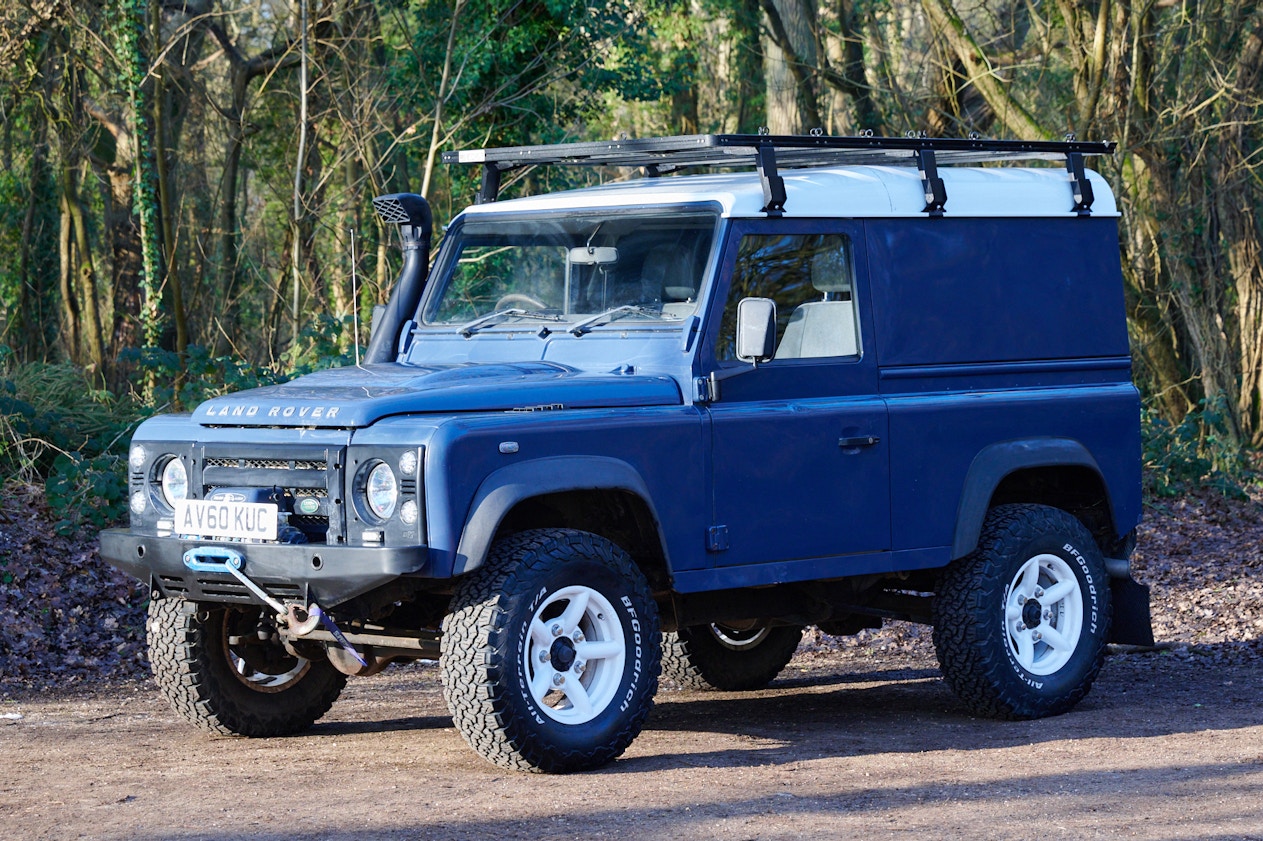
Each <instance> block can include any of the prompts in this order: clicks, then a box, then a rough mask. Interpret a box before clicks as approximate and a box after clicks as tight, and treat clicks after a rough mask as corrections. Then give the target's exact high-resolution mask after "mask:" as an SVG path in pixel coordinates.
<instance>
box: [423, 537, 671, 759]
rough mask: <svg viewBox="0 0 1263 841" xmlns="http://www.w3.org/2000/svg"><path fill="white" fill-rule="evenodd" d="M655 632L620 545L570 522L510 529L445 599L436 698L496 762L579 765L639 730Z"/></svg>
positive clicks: (613, 750)
mask: <svg viewBox="0 0 1263 841" xmlns="http://www.w3.org/2000/svg"><path fill="white" fill-rule="evenodd" d="M659 639H660V632H659V629H658V606H657V603H656V602H655V601H654V598H653V593H652V591H651V590H650V589H649V582H648V581H646V580H645V576H644V573H642V572H641V571H640V569H639V568H638V567H637V566H636V563H635V561H633V560H632V558H631V556H630V555H628V554H627V552H626V551H624V550H623V549H622V548H620V547H619V546H617V545H615V544H614V543H612V542H611V541H610V540H608V539H607V538H604V537H601V536H599V535H595V534H592V533H590V532H584V531H577V530H575V529H561V528H552V529H532V530H530V531H523V532H518V533H517V534H514V535H510V536H509V537H505V538H501V539H500V540H497V541H496V542H495V544H494V545H493V546H492V548H491V552H490V554H489V555H488V557H487V560H486V561H485V562H484V563H483V565H482V566H480V567H478V568H477V569H475V570H473V571H472V572H471V573H469V574H468V575H466V576H464V577H463V578H462V579H461V580H460V583H459V585H458V586H457V589H456V593H455V594H454V595H453V596H452V606H451V610H450V611H449V613H448V615H447V616H446V617H445V618H444V619H443V637H442V641H441V643H440V645H441V656H440V660H439V664H440V674H441V676H442V680H443V697H444V698H446V700H447V707H448V709H449V710H451V713H452V723H453V724H455V725H456V729H457V730H459V731H460V734H461V735H462V736H464V737H465V740H466V741H467V742H469V744H470V745H471V746H472V747H473V748H474V750H476V751H478V753H480V754H482V755H483V756H484V757H486V758H487V759H488V760H490V761H491V762H494V763H495V764H496V765H499V766H501V767H504V768H517V769H520V770H523V771H545V772H549V773H565V772H569V771H586V770H588V769H591V768H597V767H599V766H601V765H604V764H605V763H607V762H609V761H610V760H612V759H614V758H615V757H616V756H618V755H619V754H621V753H622V752H623V751H624V750H626V749H627V746H628V745H629V744H631V742H632V739H634V738H636V735H637V734H638V733H639V732H640V729H641V728H642V727H643V726H644V724H645V718H646V717H647V716H648V715H649V710H650V709H651V708H652V707H653V695H654V693H655V692H656V691H657V689H658V673H659V667H660V665H659V664H660V660H661V647H660V645H659Z"/></svg>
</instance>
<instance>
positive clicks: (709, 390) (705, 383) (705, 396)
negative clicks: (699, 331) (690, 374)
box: [697, 360, 759, 403]
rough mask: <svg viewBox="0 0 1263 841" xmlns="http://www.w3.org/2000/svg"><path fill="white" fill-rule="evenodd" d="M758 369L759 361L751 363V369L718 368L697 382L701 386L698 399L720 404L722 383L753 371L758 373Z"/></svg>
mask: <svg viewBox="0 0 1263 841" xmlns="http://www.w3.org/2000/svg"><path fill="white" fill-rule="evenodd" d="M758 368H759V363H758V360H754V361H752V362H751V363H750V365H749V367H741V368H723V369H718V368H717V369H715V370H713V371H711V372H710V373H709V374H707V375H706V376H705V377H699V378H698V380H697V384H698V386H699V388H698V392H699V397H698V399H699V400H700V401H702V402H704V403H717V402H719V395H720V386H719V384H720V383H722V382H723V381H724V380H730V379H732V378H733V377H739V376H741V375H742V374H748V373H750V372H751V371H757V370H758Z"/></svg>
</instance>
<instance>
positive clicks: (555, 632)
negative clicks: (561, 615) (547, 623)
mask: <svg viewBox="0 0 1263 841" xmlns="http://www.w3.org/2000/svg"><path fill="white" fill-rule="evenodd" d="M548 630H550V631H552V632H553V636H554V637H559V636H561V625H559V624H557V623H553V626H552V627H551V628H549V629H548Z"/></svg>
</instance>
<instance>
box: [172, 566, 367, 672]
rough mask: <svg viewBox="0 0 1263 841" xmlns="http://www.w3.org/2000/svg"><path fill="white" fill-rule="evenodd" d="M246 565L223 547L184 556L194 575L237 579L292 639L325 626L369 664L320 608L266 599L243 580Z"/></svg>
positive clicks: (362, 664)
mask: <svg viewBox="0 0 1263 841" xmlns="http://www.w3.org/2000/svg"><path fill="white" fill-rule="evenodd" d="M245 563H246V561H245V558H243V557H241V553H240V552H237V551H235V550H233V549H228V548H226V547H222V546H202V547H199V548H197V549H190V550H188V551H187V552H185V553H184V565H185V566H186V567H188V568H189V569H190V570H192V571H193V572H211V573H223V572H226V573H228V574H230V575H231V576H232V577H233V578H236V579H237V580H238V581H240V582H241V583H242V584H243V585H245V587H246V589H247V590H249V591H250V592H251V593H253V594H254V595H255V597H256V598H258V599H259V601H261V602H263V603H264V604H265V605H267V606H268V607H270V608H272V609H273V610H274V611H276V616H277V619H278V620H281V621H284V622H285V623H286V624H287V625H288V626H289V628H290V630H291V631H293V633H294V635H295V636H299V637H301V636H304V635H306V634H310V633H311V632H312V631H314V630H315V629H316V626H317V625H324V626H325V629H326V630H328V631H329V633H330V634H332V635H333V638H334V639H335V640H337V643H338V645H340V646H341V647H342V648H343V649H344V650H345V651H346V652H347V653H348V654H350V655H351V656H352V657H354V658H355V660H356V662H358V663H359V664H360V665H361V666H363V667H364V668H368V661H367V660H365V659H364V658H363V656H361V655H360V653H359V652H358V651H356V650H355V646H353V645H351V643H350V641H349V640H347V638H346V635H345V634H343V633H342V630H341V629H340V628H338V626H337V625H336V624H334V621H333V620H332V619H331V618H330V617H329V615H328V614H327V613H325V612H324V611H323V610H321V609H320V605H318V604H316V603H315V602H312V603H311V604H310V605H308V606H307V607H303V606H302V605H300V604H297V603H291V604H290V605H288V606H287V605H283V604H281V603H280V602H279V601H277V600H276V599H274V598H272V597H271V596H269V595H268V594H267V591H266V590H264V589H263V588H262V587H260V586H259V585H258V584H255V583H254V582H253V581H251V580H250V579H249V578H247V577H246V574H245V573H244V572H242V571H241V568H242V567H243V566H245Z"/></svg>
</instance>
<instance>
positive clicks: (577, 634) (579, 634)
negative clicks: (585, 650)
mask: <svg viewBox="0 0 1263 841" xmlns="http://www.w3.org/2000/svg"><path fill="white" fill-rule="evenodd" d="M571 639H572V640H574V641H575V642H583V631H575V632H574V636H572V637H571Z"/></svg>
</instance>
